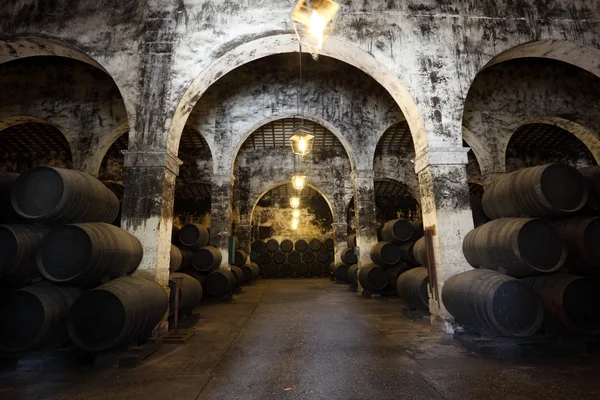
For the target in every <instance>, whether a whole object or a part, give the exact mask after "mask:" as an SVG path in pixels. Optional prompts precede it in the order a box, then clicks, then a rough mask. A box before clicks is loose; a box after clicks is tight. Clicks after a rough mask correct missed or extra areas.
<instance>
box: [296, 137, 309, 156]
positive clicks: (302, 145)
mask: <svg viewBox="0 0 600 400" xmlns="http://www.w3.org/2000/svg"><path fill="white" fill-rule="evenodd" d="M307 147H308V145H307V144H306V140H304V138H303V137H301V138H300V141H298V150H300V153H303V154H304V152H305V151H306V148H307Z"/></svg>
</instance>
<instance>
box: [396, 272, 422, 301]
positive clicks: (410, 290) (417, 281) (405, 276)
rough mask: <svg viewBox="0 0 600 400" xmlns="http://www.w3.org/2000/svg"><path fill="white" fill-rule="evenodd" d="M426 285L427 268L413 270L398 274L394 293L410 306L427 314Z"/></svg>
mask: <svg viewBox="0 0 600 400" xmlns="http://www.w3.org/2000/svg"><path fill="white" fill-rule="evenodd" d="M397 272H400V271H397ZM428 284H429V273H428V271H427V268H425V267H418V268H413V269H411V270H408V271H406V272H402V273H400V275H399V276H398V277H397V278H396V291H397V292H398V294H399V295H400V297H402V298H403V299H404V300H405V301H406V302H407V303H408V304H409V305H410V306H412V307H415V308H418V309H419V310H422V311H427V312H429V293H428V291H427V285H428Z"/></svg>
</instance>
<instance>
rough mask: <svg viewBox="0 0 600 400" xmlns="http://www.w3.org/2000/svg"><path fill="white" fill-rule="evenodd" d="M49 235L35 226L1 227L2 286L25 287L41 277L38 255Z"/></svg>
mask: <svg viewBox="0 0 600 400" xmlns="http://www.w3.org/2000/svg"><path fill="white" fill-rule="evenodd" d="M47 233H48V229H47V228H42V227H38V226H34V225H0V285H2V286H5V287H23V286H27V285H28V284H30V283H31V282H32V281H33V280H34V279H36V278H38V277H40V272H39V270H38V268H37V264H36V255H37V251H38V247H39V245H40V243H41V242H42V239H43V237H44V236H45V235H46V234H47Z"/></svg>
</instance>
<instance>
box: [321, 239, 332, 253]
mask: <svg viewBox="0 0 600 400" xmlns="http://www.w3.org/2000/svg"><path fill="white" fill-rule="evenodd" d="M323 248H324V249H325V250H327V251H333V249H334V248H335V242H334V241H333V239H332V238H327V239H325V241H324V242H323Z"/></svg>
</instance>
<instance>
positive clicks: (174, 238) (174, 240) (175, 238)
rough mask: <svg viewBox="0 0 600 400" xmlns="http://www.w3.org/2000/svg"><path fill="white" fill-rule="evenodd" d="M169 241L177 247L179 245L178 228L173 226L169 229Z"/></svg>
mask: <svg viewBox="0 0 600 400" xmlns="http://www.w3.org/2000/svg"><path fill="white" fill-rule="evenodd" d="M171 243H172V244H174V245H175V246H177V247H179V246H181V241H180V240H179V228H177V227H175V226H174V227H173V228H172V229H171Z"/></svg>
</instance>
